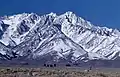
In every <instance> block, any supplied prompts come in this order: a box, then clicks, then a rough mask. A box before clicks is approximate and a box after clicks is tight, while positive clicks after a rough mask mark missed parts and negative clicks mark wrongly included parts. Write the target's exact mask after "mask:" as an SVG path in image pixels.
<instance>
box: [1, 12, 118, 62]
mask: <svg viewBox="0 0 120 77" xmlns="http://www.w3.org/2000/svg"><path fill="white" fill-rule="evenodd" d="M119 57H120V32H119V31H118V30H117V29H115V30H114V29H109V28H107V27H99V26H95V25H93V24H91V22H89V21H86V20H84V19H82V18H81V17H78V16H77V15H75V14H74V13H73V12H70V11H69V12H66V13H64V14H62V15H57V14H56V13H53V12H51V13H50V14H46V15H42V16H39V15H37V14H36V13H30V14H28V13H23V14H17V15H13V16H6V17H3V18H2V17H1V19H0V58H1V59H10V60H11V59H13V58H21V59H39V60H43V59H45V60H46V61H47V60H51V61H56V62H59V61H71V62H75V61H88V60H93V59H98V60H99V59H102V60H106V59H107V60H115V59H118V58H119Z"/></svg>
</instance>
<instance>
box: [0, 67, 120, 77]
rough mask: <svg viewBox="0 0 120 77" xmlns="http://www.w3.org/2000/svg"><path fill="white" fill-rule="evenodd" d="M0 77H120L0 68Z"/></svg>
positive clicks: (115, 75)
mask: <svg viewBox="0 0 120 77" xmlns="http://www.w3.org/2000/svg"><path fill="white" fill-rule="evenodd" d="M0 77H120V73H118V72H104V73H103V72H100V71H89V72H87V71H84V70H79V69H77V70H76V69H71V68H62V69H61V68H57V67H56V68H8V67H6V68H0Z"/></svg>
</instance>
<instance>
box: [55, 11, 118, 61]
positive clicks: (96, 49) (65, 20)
mask: <svg viewBox="0 0 120 77" xmlns="http://www.w3.org/2000/svg"><path fill="white" fill-rule="evenodd" d="M59 22H60V23H59ZM54 23H57V24H59V25H61V31H62V32H63V33H64V34H65V35H66V36H67V37H69V38H71V39H72V40H73V41H74V42H75V43H77V44H79V45H80V46H82V47H83V48H84V49H85V50H86V51H87V52H88V53H95V54H97V55H100V56H104V57H106V58H107V59H115V58H116V57H119V55H120V54H119V52H120V44H119V42H120V41H119V40H120V32H119V31H118V30H113V29H108V28H106V27H98V26H94V25H92V24H91V23H90V22H88V21H85V20H84V19H82V18H80V17H77V16H76V15H75V14H73V13H72V12H67V13H65V14H63V15H60V16H58V17H57V18H56V19H55V20H54ZM89 56H90V55H89Z"/></svg>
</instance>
